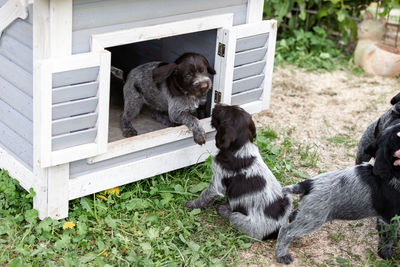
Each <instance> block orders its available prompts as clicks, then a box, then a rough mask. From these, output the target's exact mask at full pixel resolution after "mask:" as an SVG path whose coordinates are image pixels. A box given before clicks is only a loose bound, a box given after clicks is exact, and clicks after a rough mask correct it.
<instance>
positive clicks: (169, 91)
mask: <svg viewBox="0 0 400 267" xmlns="http://www.w3.org/2000/svg"><path fill="white" fill-rule="evenodd" d="M209 74H215V70H214V69H213V68H212V67H211V66H210V65H209V63H208V61H207V59H206V58H205V57H204V56H202V55H200V54H196V53H185V54H183V55H181V56H180V57H179V58H178V59H177V60H176V61H175V62H174V63H170V64H168V63H163V62H150V63H146V64H143V65H140V66H138V67H136V68H134V69H133V70H132V71H131V72H130V73H129V74H128V77H127V80H126V83H125V85H124V112H123V114H122V118H121V128H122V134H123V135H124V136H125V137H130V136H134V135H137V132H136V130H135V128H134V127H133V125H132V119H133V118H135V117H136V116H137V115H138V114H139V113H140V111H141V109H142V107H143V105H147V106H148V107H149V108H150V109H151V110H152V114H153V118H154V119H155V120H157V121H159V122H161V123H163V124H164V125H166V126H173V125H176V124H184V125H186V126H187V127H188V128H189V129H190V130H191V131H192V132H193V137H194V141H195V142H196V143H197V144H200V145H202V144H204V143H205V141H206V135H205V131H204V129H203V128H202V127H201V125H200V122H199V120H198V119H197V118H196V117H195V116H194V115H193V114H194V113H195V112H196V109H197V108H198V107H199V104H200V103H201V101H202V99H204V97H205V96H206V94H207V91H208V90H209V89H210V88H211V86H212V83H211V79H210V78H209Z"/></svg>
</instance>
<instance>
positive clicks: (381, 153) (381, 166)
mask: <svg viewBox="0 0 400 267" xmlns="http://www.w3.org/2000/svg"><path fill="white" fill-rule="evenodd" d="M389 156H390V158H388V157H389ZM391 157H392V155H388V153H387V152H386V151H385V148H379V149H378V151H377V152H376V156H375V163H374V169H373V173H374V174H375V175H376V176H379V177H380V178H382V179H385V180H390V179H392V178H393V175H392V170H393V168H394V166H393V162H392V160H391Z"/></svg>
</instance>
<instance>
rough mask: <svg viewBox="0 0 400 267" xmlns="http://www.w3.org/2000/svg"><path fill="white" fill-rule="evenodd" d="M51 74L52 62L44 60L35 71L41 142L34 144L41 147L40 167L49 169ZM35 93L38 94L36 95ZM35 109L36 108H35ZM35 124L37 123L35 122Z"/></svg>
mask: <svg viewBox="0 0 400 267" xmlns="http://www.w3.org/2000/svg"><path fill="white" fill-rule="evenodd" d="M51 73H52V61H49V60H43V61H41V64H40V65H38V69H37V70H35V76H36V77H37V78H38V79H39V81H38V82H39V83H40V87H39V88H40V92H34V105H35V104H36V103H37V102H39V103H40V110H39V116H40V124H39V125H40V130H39V133H40V137H41V138H40V142H38V144H34V146H36V145H39V146H40V147H41V149H40V158H39V159H38V160H39V161H40V166H41V167H42V168H43V167H49V166H50V162H51V153H50V152H51V150H52V149H51V121H52V108H53V107H52V104H51V103H52V95H51V94H52V86H51ZM35 93H37V94H36V95H35ZM36 97H39V98H40V101H35V98H36ZM34 108H35V106H34ZM34 124H35V122H34Z"/></svg>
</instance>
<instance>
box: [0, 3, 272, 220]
mask: <svg viewBox="0 0 400 267" xmlns="http://www.w3.org/2000/svg"><path fill="white" fill-rule="evenodd" d="M263 3H264V1H263V0H223V1H215V0H201V1H198V0H150V1H149V0H113V1H109V0H108V1H107V0H0V34H1V37H0V91H1V93H0V167H1V168H4V169H7V170H8V171H9V173H10V175H11V176H12V177H15V178H16V179H18V180H19V181H20V183H21V185H22V186H23V187H24V188H25V189H27V190H28V189H29V188H31V187H33V188H34V190H35V192H36V196H35V198H34V203H33V204H34V208H35V209H37V210H38V211H39V217H40V218H45V217H47V216H50V217H52V218H55V219H60V218H65V217H67V216H68V201H69V200H72V199H75V198H79V197H82V196H85V195H88V194H92V193H95V192H98V191H101V190H105V189H108V188H112V187H115V186H119V185H123V184H127V183H131V182H134V181H137V180H140V179H143V178H147V177H151V176H154V175H156V174H160V173H164V172H167V171H171V170H175V169H178V168H182V167H185V166H188V165H192V164H195V163H197V162H200V161H203V160H204V159H205V158H206V157H208V156H209V154H210V153H214V152H215V151H216V148H215V145H214V134H215V133H214V130H213V129H212V128H211V126H210V119H209V118H206V119H203V120H202V125H203V126H204V128H205V130H206V132H207V143H206V144H205V145H203V146H199V145H197V144H195V143H194V141H193V138H192V134H191V132H189V131H188V129H187V128H186V126H178V127H172V128H164V129H160V130H157V131H152V132H149V133H146V134H141V135H138V136H135V137H131V138H123V139H121V138H119V140H118V138H117V140H112V138H109V125H111V124H113V123H116V124H117V125H118V124H119V122H118V121H117V122H114V120H113V119H111V121H110V122H109V118H110V117H111V116H110V104H109V103H110V65H111V58H112V51H113V50H112V49H113V48H115V47H119V46H124V45H133V46H132V47H131V48H132V49H133V50H135V49H136V50H135V51H136V52H135V53H133V54H132V55H126V57H125V58H126V60H127V61H129V60H132V61H135V60H136V61H138V64H139V63H144V62H146V60H150V59H152V60H153V59H155V58H158V59H159V60H168V61H169V62H171V61H173V60H174V59H175V58H176V57H177V55H179V54H181V53H183V52H200V53H202V54H204V55H205V56H206V57H207V59H208V60H209V62H211V63H212V64H213V66H214V68H215V70H216V71H217V74H216V75H215V76H214V77H213V84H214V85H213V89H212V99H210V101H209V102H210V103H209V107H210V108H212V106H213V105H214V103H219V102H220V103H226V104H238V105H241V106H242V107H244V108H245V109H246V110H248V111H249V112H251V113H255V112H259V111H261V110H263V109H266V108H267V107H268V105H269V95H270V87H271V75H272V69H273V62H274V50H275V41H276V30H277V24H276V21H273V20H269V21H262V11H263ZM110 51H111V52H110ZM139 61H140V62H139Z"/></svg>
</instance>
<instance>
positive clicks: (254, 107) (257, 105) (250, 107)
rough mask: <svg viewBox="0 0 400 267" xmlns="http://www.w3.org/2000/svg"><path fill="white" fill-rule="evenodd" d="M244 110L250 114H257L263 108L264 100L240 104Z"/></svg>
mask: <svg viewBox="0 0 400 267" xmlns="http://www.w3.org/2000/svg"><path fill="white" fill-rule="evenodd" d="M240 107H242V108H243V109H244V110H246V111H247V112H248V113H250V114H255V113H258V112H260V111H262V110H263V102H262V101H261V100H258V101H254V102H250V103H247V104H242V105H240Z"/></svg>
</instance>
